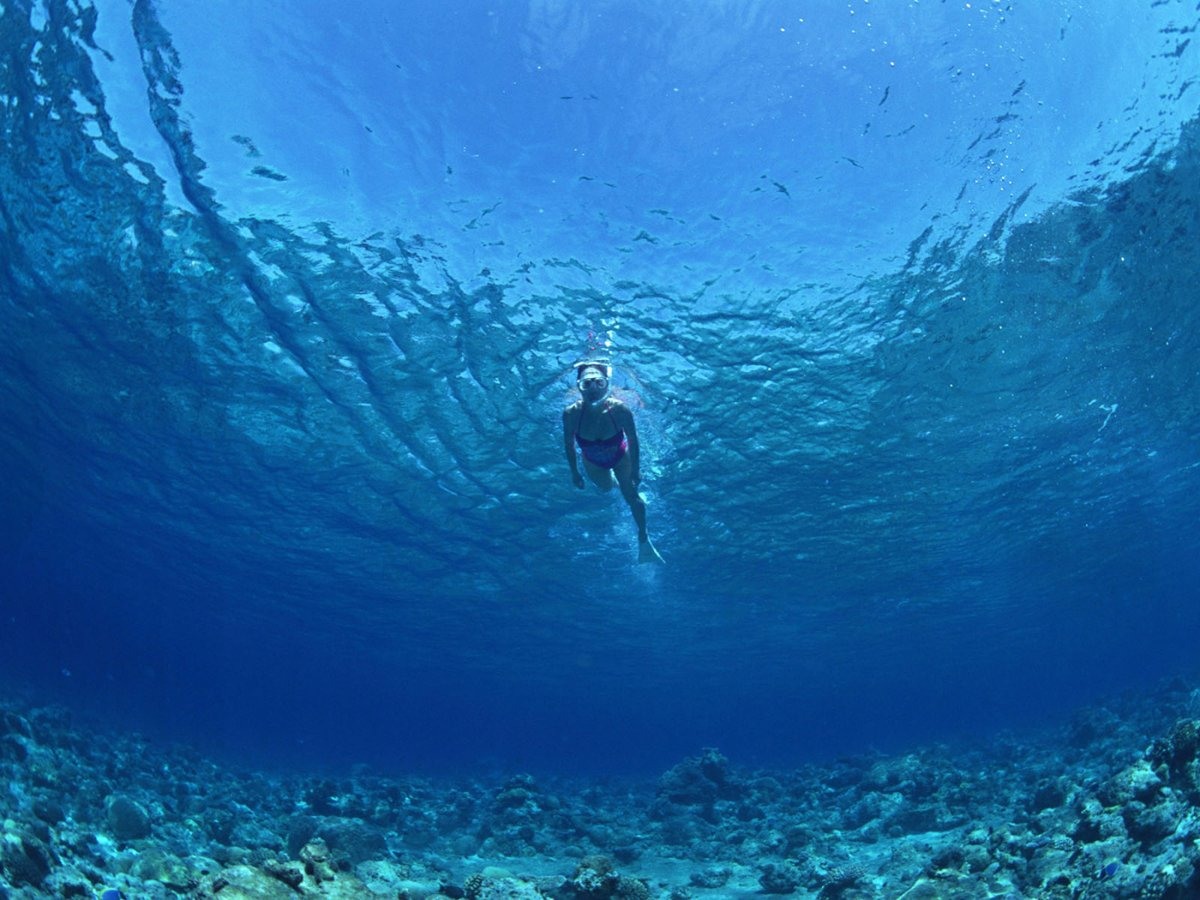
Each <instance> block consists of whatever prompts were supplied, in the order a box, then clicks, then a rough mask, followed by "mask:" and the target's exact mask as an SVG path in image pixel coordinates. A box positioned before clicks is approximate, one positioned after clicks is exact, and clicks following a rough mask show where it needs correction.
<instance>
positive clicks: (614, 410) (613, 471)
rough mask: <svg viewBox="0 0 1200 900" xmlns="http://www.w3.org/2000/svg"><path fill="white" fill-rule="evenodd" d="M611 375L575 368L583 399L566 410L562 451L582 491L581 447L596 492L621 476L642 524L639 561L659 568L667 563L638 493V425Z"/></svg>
mask: <svg viewBox="0 0 1200 900" xmlns="http://www.w3.org/2000/svg"><path fill="white" fill-rule="evenodd" d="M611 375H612V367H611V366H609V365H608V363H605V362H596V361H594V360H587V361H585V362H580V363H576V365H575V376H576V384H577V386H578V388H579V392H580V393H581V394H582V395H583V396H582V397H581V398H580V399H579V400H576V401H575V402H574V403H572V404H571V405H570V406H568V407H567V408H566V409H564V410H563V448H564V449H565V450H566V453H567V464H568V465H569V466H570V467H571V481H572V482H574V484H575V487H577V488H579V489H580V490H582V489H583V486H584V481H583V476H582V475H580V474H579V467H578V465H577V464H576V459H575V445H576V444H578V445H579V452H580V453H581V454H582V455H583V468H584V471H586V472H587V474H588V478H590V479H591V480H592V483H593V484H595V485H596V487H598V488H600V490H602V491H610V490H612V486H613V476H614V475H615V476H616V478H617V486H618V487H620V489H621V496H622V497H624V498H625V502H626V503H628V504H629V511H630V512H632V513H633V521H634V522H635V523H636V524H637V529H638V562H648V563H660V562H662V561H663V558H662V557H661V556H659V555H658V551H657V550H655V549H654V545H653V544H651V543H650V537H649V535H648V534H647V533H646V501H645V500H643V499H642V497H641V495H640V494H639V493H638V484H639V482H640V481H641V480H642V475H641V468H640V467H639V463H640V450H641V448H640V446H639V444H638V436H637V426H636V425H634V422H633V411H632V410H631V409H630V408H629V407H628V406H626V405H625V404H624V403H622V402H621V401H620V400H618V399H617V398H616V397H613V396H612V395H611V394H610V393H609V390H608V381H609V378H610V376H611Z"/></svg>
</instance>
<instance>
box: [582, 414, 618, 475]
mask: <svg viewBox="0 0 1200 900" xmlns="http://www.w3.org/2000/svg"><path fill="white" fill-rule="evenodd" d="M608 418H609V419H610V420H612V410H609V413H608ZM582 423H583V410H582V409H580V410H579V421H578V422H576V423H575V443H576V444H578V445H579V451H580V452H581V453H582V454H583V458H584V459H586V460H587V461H588V462H590V463H591V464H592V465H594V466H599V467H600V468H602V469H615V468H616V467H617V463H619V462H620V461H621V459H622V458H623V457H624V456H625V452H626V451H627V450H628V449H629V441H628V440H627V439H626V437H625V431H624V429H621V428H617V433H616V434H614V435H612V436H611V437H606V438H601V439H600V440H592V439H591V438H585V437H580V435H579V426H580V425H581V424H582ZM616 424H617V423H616V422H615V421H613V427H616Z"/></svg>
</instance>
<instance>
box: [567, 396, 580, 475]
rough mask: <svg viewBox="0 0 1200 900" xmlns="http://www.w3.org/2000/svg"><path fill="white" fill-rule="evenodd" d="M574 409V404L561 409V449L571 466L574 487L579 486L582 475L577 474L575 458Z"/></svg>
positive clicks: (577, 468) (577, 463) (577, 466)
mask: <svg viewBox="0 0 1200 900" xmlns="http://www.w3.org/2000/svg"><path fill="white" fill-rule="evenodd" d="M574 411H575V407H574V406H568V407H567V408H566V409H564V410H563V450H564V451H565V452H566V454H567V465H568V466H570V467H571V481H572V482H573V483H574V484H575V486H576V487H580V486H581V485H582V484H583V477H582V476H581V475H580V474H579V462H578V460H576V459H575V427H574V422H575V417H574V415H572V413H573V412H574Z"/></svg>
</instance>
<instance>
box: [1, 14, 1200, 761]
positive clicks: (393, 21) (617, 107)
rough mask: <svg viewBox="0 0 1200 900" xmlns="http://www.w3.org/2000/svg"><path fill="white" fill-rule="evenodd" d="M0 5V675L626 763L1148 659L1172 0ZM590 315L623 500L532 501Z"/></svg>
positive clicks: (187, 714)
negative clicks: (624, 411) (638, 506)
mask: <svg viewBox="0 0 1200 900" xmlns="http://www.w3.org/2000/svg"><path fill="white" fill-rule="evenodd" d="M1136 6H1137V10H1136V13H1134V14H1131V13H1130V6H1129V4H1128V3H1125V2H1117V0H1100V2H1096V0H1093V2H1088V3H1083V2H1071V0H1052V2H1047V3H1041V4H1036V5H1035V4H1018V3H1011V4H1010V3H1004V2H972V3H969V4H968V3H957V2H941V3H938V2H932V0H926V2H915V0H913V2H909V3H882V2H874V3H871V2H863V0H851V2H848V3H832V2H830V3H819V4H810V5H808V7H810V8H805V9H804V10H803V11H802V12H798V7H797V5H796V4H793V3H787V2H763V3H745V4H717V3H696V4H686V5H681V4H673V3H666V2H662V3H632V2H626V0H614V2H606V3H593V4H571V3H555V2H529V3H521V2H514V3H506V4H498V5H496V6H494V7H493V6H489V5H487V4H484V3H476V2H468V3H461V4H441V3H433V2H418V3H412V4H405V8H403V9H399V8H397V5H396V4H390V3H383V2H367V0H364V2H355V3H350V4H323V3H314V2H305V0H301V2H289V3H286V4H284V3H280V2H262V3H255V4H252V5H247V4H234V3H227V2H224V0H218V2H213V0H204V2H198V0H173V2H170V3H160V4H155V3H150V2H146V0H137V2H134V3H132V4H130V3H128V2H118V0H102V2H98V3H96V4H95V5H91V4H86V3H68V2H59V0H49V2H46V3H30V2H25V0H7V2H6V3H4V5H3V6H2V7H0V10H2V11H0V127H2V129H3V134H4V145H3V146H4V150H3V153H2V154H0V291H2V296H0V321H2V329H0V387H2V391H0V396H2V397H3V415H2V416H0V536H2V538H3V540H2V542H0V562H2V565H3V569H2V573H0V615H2V625H0V628H2V630H0V654H2V657H0V678H3V679H4V681H5V683H6V684H9V685H20V686H24V687H28V688H31V689H33V690H36V691H39V692H42V693H46V694H50V695H53V696H56V697H58V698H60V699H62V700H63V701H65V702H67V703H69V704H72V705H75V706H77V707H78V708H80V709H85V710H90V711H92V712H94V713H96V714H99V715H101V716H103V717H106V718H108V719H110V720H111V721H112V722H114V723H118V724H120V725H122V726H123V727H136V728H140V729H144V730H147V731H150V732H152V733H155V734H162V735H164V736H168V737H174V738H181V739H185V740H195V741H199V742H201V743H203V744H205V745H206V746H208V747H210V748H215V749H218V750H222V751H224V752H227V753H229V754H231V755H234V756H239V757H244V758H248V759H255V760H279V759H297V760H300V761H301V762H302V763H304V764H306V765H332V766H341V765H345V764H347V763H352V762H355V761H359V760H367V761H370V762H374V763H377V764H380V765H383V766H390V767H405V766H409V767H418V768H455V767H466V766H476V765H501V766H515V765H519V766H526V767H535V768H544V769H563V770H571V771H580V770H581V771H597V770H599V771H630V770H635V771H640V770H651V771H657V770H660V769H661V768H663V767H665V766H666V765H669V764H670V763H671V762H673V761H674V760H675V759H676V758H678V757H679V756H681V755H683V754H687V753H692V752H694V751H695V750H697V749H698V748H699V747H702V746H718V747H720V748H721V749H722V751H724V752H725V753H726V754H727V755H729V756H730V757H731V758H733V759H735V760H737V761H739V762H748V763H753V762H775V763H779V762H785V763H786V762H792V761H796V760H801V759H807V758H824V757H829V756H833V755H835V754H839V753H844V752H854V751H860V750H864V749H867V748H873V747H877V748H884V749H887V748H895V747H902V746H905V745H907V744H910V743H914V742H920V741H928V740H935V739H943V738H948V737H954V736H959V735H969V736H974V737H978V736H983V737H986V736H987V735H988V734H991V733H994V732H995V731H997V730H1000V729H1007V728H1020V727H1024V726H1029V725H1035V724H1038V723H1042V722H1046V721H1054V720H1056V719H1060V718H1064V717H1066V716H1068V715H1069V714H1070V711H1071V710H1072V709H1074V708H1075V707H1076V706H1078V705H1079V704H1081V703H1083V702H1085V701H1087V700H1089V699H1091V698H1093V697H1096V696H1098V695H1100V694H1103V693H1106V692H1112V691H1123V690H1138V689H1140V688H1142V687H1144V686H1145V685H1147V684H1149V683H1150V682H1152V681H1154V680H1156V679H1158V678H1161V677H1163V676H1166V675H1172V674H1176V673H1183V674H1194V673H1195V669H1196V663H1197V659H1196V652H1195V647H1196V639H1197V637H1198V636H1200V611H1198V608H1197V598H1198V590H1197V588H1198V586H1200V553H1198V543H1200V541H1198V538H1197V535H1198V530H1197V521H1198V515H1197V514H1198V510H1200V449H1198V448H1200V400H1198V398H1200V313H1198V308H1200V304H1198V302H1197V301H1198V300H1200V290H1198V289H1197V284H1200V250H1198V249H1197V248H1198V247H1200V208H1198V206H1197V199H1196V198H1197V197H1200V117H1198V115H1197V113H1198V107H1200V81H1198V80H1197V79H1198V76H1200V50H1198V48H1197V46H1196V45H1195V42H1194V38H1195V30H1196V27H1197V23H1198V21H1200V10H1198V7H1197V5H1196V4H1195V3H1194V2H1193V0H1187V2H1183V0H1157V2H1146V3H1139V4H1137V5H1136ZM596 348H598V349H599V351H600V352H604V353H607V354H608V355H609V356H611V358H612V360H613V362H614V364H615V367H616V374H615V382H616V384H617V386H618V389H619V391H620V393H621V396H623V397H624V398H625V399H626V401H627V402H628V403H630V404H631V405H632V406H634V408H635V409H636V414H637V416H638V422H639V430H640V432H641V435H642V443H643V455H644V457H645V460H644V462H643V469H644V474H645V477H646V481H645V493H646V494H647V497H648V500H649V502H650V528H651V533H652V534H653V536H654V539H655V542H656V544H657V545H658V547H659V549H660V550H661V552H662V553H663V555H664V556H665V557H666V559H667V563H668V564H667V566H666V567H664V568H661V569H659V568H653V567H645V566H638V565H637V564H636V549H635V533H634V529H633V525H632V523H631V521H630V519H629V516H628V513H627V511H626V510H625V509H624V507H623V505H622V504H621V503H620V501H619V499H617V498H616V497H607V496H601V495H599V494H597V493H596V492H594V491H590V490H589V491H588V492H586V493H578V492H576V491H575V490H574V489H573V488H572V486H571V483H570V479H569V477H568V472H567V468H566V465H565V463H564V460H563V458H562V444H561V436H560V433H559V427H560V426H559V416H560V412H561V410H562V408H563V406H564V405H565V404H566V403H567V402H569V401H570V399H571V397H572V392H573V378H572V371H571V363H572V362H573V361H574V360H576V359H578V358H579V357H580V356H583V355H585V354H587V353H588V352H589V351H592V350H595V349H596Z"/></svg>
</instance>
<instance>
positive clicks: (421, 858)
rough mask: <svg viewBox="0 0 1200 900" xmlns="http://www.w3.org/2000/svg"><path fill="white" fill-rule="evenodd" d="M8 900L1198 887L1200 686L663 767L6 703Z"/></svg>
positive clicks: (521, 899) (908, 895)
mask: <svg viewBox="0 0 1200 900" xmlns="http://www.w3.org/2000/svg"><path fill="white" fill-rule="evenodd" d="M0 772H2V774H3V778H4V783H5V784H6V785H7V790H6V791H5V794H4V796H3V804H2V806H0V812H2V815H3V832H2V835H0V898H6V897H7V898H27V897H83V898H91V897H104V898H105V900H116V898H118V897H124V898H143V897H144V898H168V897H219V898H221V900H234V898H293V897H296V896H314V897H343V898H376V897H389V898H412V900H416V898H423V900H440V898H443V897H444V898H464V897H465V898H474V900H542V898H550V900H592V898H664V900H685V898H696V900H701V898H721V897H730V898H737V897H750V896H757V897H763V896H770V895H779V896H792V897H797V898H801V897H820V898H847V900H852V898H865V897H888V898H904V900H928V898H949V897H953V898H958V897H962V898H975V897H979V898H984V897H1004V898H1018V897H1039V898H1041V897H1048V898H1057V897H1063V898H1067V897H1071V898H1084V897H1086V898H1101V897H1104V898H1108V897H1171V898H1185V897H1200V690H1196V689H1194V688H1193V687H1192V686H1190V685H1185V684H1183V683H1180V682H1175V683H1172V684H1170V685H1167V686H1164V687H1162V688H1160V689H1158V690H1157V691H1155V692H1153V693H1151V694H1138V695H1132V694H1131V695H1128V696H1123V697H1121V698H1118V699H1114V700H1112V701H1111V702H1108V703H1106V704H1103V705H1098V706H1095V707H1091V708H1088V709H1085V710H1081V711H1080V712H1078V713H1077V714H1076V715H1075V716H1073V717H1072V719H1071V720H1070V721H1069V722H1067V723H1065V724H1064V725H1063V726H1062V727H1061V728H1059V729H1056V730H1053V731H1046V732H1042V733H1039V734H1037V735H1024V736H1020V737H1018V736H1015V735H998V736H995V737H994V738H993V739H992V740H990V741H989V742H987V743H986V744H979V745H976V746H973V747H970V748H963V747H949V746H928V747H924V748H921V749H917V750H914V751H913V752H910V753H907V754H904V755H895V756H882V755H878V756H860V757H855V758H849V759H841V760H837V761H834V762H830V763H828V764H825V765H806V766H804V767H801V768H797V769H791V770H786V771H755V770H750V769H746V768H743V767H741V766H739V765H738V764H737V761H736V760H728V759H726V758H725V757H724V756H723V755H722V754H721V753H720V752H719V751H717V750H712V749H708V750H703V751H700V752H698V753H697V755H696V756H694V757H691V758H688V759H684V760H681V761H680V762H679V763H678V764H677V765H675V766H673V767H672V768H670V769H669V770H667V771H666V772H664V773H662V775H661V776H660V777H658V778H657V779H648V780H646V781H644V782H635V781H626V780H617V779H613V780H607V781H595V780H591V781H572V780H566V779H556V778H549V777H542V776H538V777H534V776H531V775H527V774H510V775H505V776H497V777H477V778H457V779H434V778H396V777H384V776H382V775H377V774H373V773H372V772H369V771H366V770H361V769H360V770H356V771H354V772H353V773H348V774H346V775H345V776H344V777H337V778H329V777H317V776H313V777H303V776H299V775H296V774H287V775H272V774H270V773H266V772H251V771H239V770H235V769H231V768H228V767H223V766H221V765H219V764H217V763H216V762H214V761H212V760H209V759H206V758H205V757H204V756H202V755H201V754H199V753H198V752H195V751H193V750H189V749H187V748H183V747H179V746H158V745H155V744H153V743H152V742H150V741H148V740H146V739H145V738H143V737H139V736H137V735H112V734H106V733H104V732H103V731H100V730H96V729H88V728H85V727H83V726H80V725H78V724H76V723H75V722H73V719H72V716H71V715H70V714H69V713H68V712H66V711H65V710H63V709H61V708H57V707H35V706H30V705H22V704H20V703H18V702H14V701H8V702H5V703H3V704H0Z"/></svg>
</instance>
